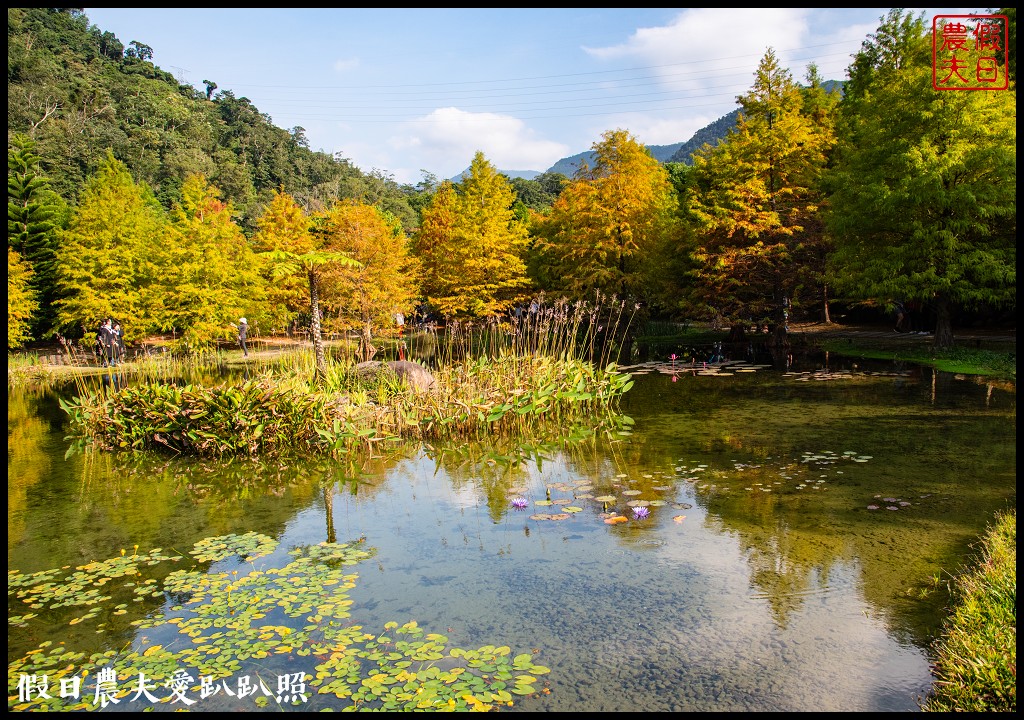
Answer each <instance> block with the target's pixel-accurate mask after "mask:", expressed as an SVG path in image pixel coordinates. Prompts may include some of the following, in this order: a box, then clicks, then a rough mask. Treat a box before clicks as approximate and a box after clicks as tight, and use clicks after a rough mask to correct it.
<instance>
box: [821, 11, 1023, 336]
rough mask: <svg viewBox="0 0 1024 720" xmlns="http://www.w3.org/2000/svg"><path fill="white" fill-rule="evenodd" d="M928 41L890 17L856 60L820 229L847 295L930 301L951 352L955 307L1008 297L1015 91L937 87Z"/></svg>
mask: <svg viewBox="0 0 1024 720" xmlns="http://www.w3.org/2000/svg"><path fill="white" fill-rule="evenodd" d="M929 42H930V38H929V34H928V32H927V31H926V28H925V26H924V23H923V22H922V21H921V20H920V19H916V20H915V19H914V18H913V16H911V15H910V14H909V13H902V12H900V11H892V12H890V13H889V15H888V16H887V17H886V18H884V19H883V22H882V24H881V25H880V26H879V28H878V31H877V32H876V33H875V34H874V35H872V36H871V37H870V38H869V39H868V40H867V41H865V43H864V47H863V49H862V51H861V52H860V53H859V54H858V56H857V57H856V59H855V60H854V63H853V65H852V67H851V70H850V77H851V84H852V85H853V86H854V87H855V88H856V90H857V92H856V93H855V94H854V95H853V96H851V98H850V101H849V102H848V101H847V100H845V99H844V101H843V103H842V107H843V113H844V118H843V123H844V126H845V128H846V136H845V137H844V139H843V142H842V144H841V145H840V148H839V151H838V153H837V160H836V163H835V168H834V170H833V171H832V172H831V173H830V174H829V181H828V182H829V187H830V188H831V190H832V192H831V196H830V198H829V204H830V211H829V213H828V215H827V224H828V227H829V229H830V230H831V232H832V234H833V235H834V238H835V243H836V251H835V254H834V255H833V258H832V261H833V262H832V267H833V270H834V275H835V278H836V282H837V283H840V284H841V286H842V288H843V289H844V290H845V291H846V293H848V294H849V295H850V296H851V297H856V298H862V299H866V300H874V301H877V302H881V303H886V302H889V303H892V302H895V301H903V302H907V301H915V300H916V301H920V302H923V303H929V304H930V305H931V308H932V311H933V313H934V316H935V336H934V344H935V347H936V348H948V347H951V346H952V345H953V332H952V314H953V311H954V309H956V308H959V307H976V306H989V307H994V306H1004V307H1005V306H1012V305H1013V304H1014V303H1015V302H1016V258H1017V255H1016V231H1017V219H1016V218H1017V205H1016V190H1017V180H1016V177H1017V175H1016V167H1017V166H1016V158H1017V155H1016V143H1017V125H1016V92H1015V91H1013V90H1003V91H987V92H986V91H979V92H966V91H937V90H935V89H934V88H933V87H932V67H931V56H930V44H929Z"/></svg>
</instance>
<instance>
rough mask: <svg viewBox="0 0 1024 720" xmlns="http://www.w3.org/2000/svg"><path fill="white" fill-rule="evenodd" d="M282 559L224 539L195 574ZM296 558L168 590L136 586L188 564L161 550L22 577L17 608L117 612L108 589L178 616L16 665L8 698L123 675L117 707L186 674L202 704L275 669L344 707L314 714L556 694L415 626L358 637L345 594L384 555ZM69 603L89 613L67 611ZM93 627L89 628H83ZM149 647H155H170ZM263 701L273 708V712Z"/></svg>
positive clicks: (506, 655)
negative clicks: (360, 570) (149, 596)
mask: <svg viewBox="0 0 1024 720" xmlns="http://www.w3.org/2000/svg"><path fill="white" fill-rule="evenodd" d="M276 547H277V543H276V541H274V540H273V539H271V538H268V537H266V536H263V535H259V534H257V533H246V534H244V535H226V536H221V537H215V538H207V539H206V540H203V541H200V542H198V543H196V545H195V548H194V550H193V551H192V556H193V558H195V559H196V560H198V561H210V560H221V559H225V558H228V557H232V556H237V557H244V558H245V559H247V560H248V561H250V562H251V561H252V560H255V559H257V558H258V557H262V556H265V555H267V554H269V553H271V552H273V551H274V550H275V549H276ZM289 554H290V555H291V556H292V557H293V560H291V561H290V562H289V563H288V564H287V565H285V566H284V567H280V568H267V569H255V568H253V569H252V570H250V571H246V572H244V573H243V572H239V571H238V570H234V571H230V572H220V573H208V572H204V571H202V570H201V569H198V568H192V569H177V570H173V571H172V572H171V573H170V574H169V575H167V577H166V579H165V580H164V583H163V585H162V587H160V588H155V587H154V583H150V582H142V583H138V584H136V581H137V580H138V575H139V573H138V570H139V566H140V565H141V564H150V563H161V562H179V561H181V560H182V559H183V558H182V557H180V556H168V555H163V554H162V553H161V551H159V550H154V551H151V552H150V553H147V554H144V555H132V556H128V555H125V556H122V557H120V558H113V559H111V560H107V561H102V562H98V563H90V564H88V565H85V566H82V567H80V568H77V569H76V570H75V571H73V572H72V573H67V572H66V570H67V568H62V569H59V570H48V571H45V572H40V573H33V574H21V573H19V572H17V571H11V572H9V573H8V596H9V597H11V596H13V597H16V598H18V599H21V600H22V602H25V603H26V604H28V605H29V606H30V607H35V606H37V605H41V604H43V603H51V604H53V605H54V606H56V607H61V606H66V605H69V604H75V605H82V604H84V605H90V606H92V605H95V606H99V605H102V604H103V603H105V602H108V601H109V600H110V595H108V594H105V592H104V590H103V588H105V587H109V586H114V585H119V584H121V585H125V586H128V585H134V586H135V587H136V588H144V591H145V592H147V593H155V592H159V593H160V594H163V593H165V592H166V593H167V594H168V596H169V597H172V598H175V599H176V600H177V601H178V602H177V604H174V605H165V607H164V610H163V612H157V613H153V614H151V615H149V616H147V617H145V618H142V619H139V620H136V621H134V622H132V623H131V624H132V625H133V626H134V627H135V628H136V631H137V632H136V636H135V640H134V643H133V646H132V647H131V649H130V650H127V649H117V650H113V649H112V650H108V651H106V652H102V653H94V654H91V655H88V656H87V655H86V654H85V653H83V652H80V651H76V650H74V649H73V648H68V647H65V646H64V645H63V644H60V645H58V646H56V647H51V646H52V642H49V641H47V642H43V643H40V645H39V646H38V647H37V648H35V649H34V650H32V651H30V652H29V653H28V654H27V655H26V656H25V657H23V658H20V659H18V660H16V661H14V662H11V663H9V664H8V688H16V687H18V680H19V677H21V675H23V674H28V675H37V676H39V675H46V676H47V678H48V680H49V683H50V687H51V688H53V687H58V686H59V685H60V681H61V680H62V679H70V678H71V677H73V676H78V677H80V678H83V679H84V681H83V685H88V683H89V682H93V683H94V682H95V680H96V678H97V674H98V672H99V670H100V669H103V668H112V669H113V670H114V672H115V673H116V675H117V678H118V680H119V681H120V684H119V686H118V690H117V693H116V695H115V697H116V698H118V699H119V700H120V699H124V698H126V696H128V695H129V693H130V692H131V690H132V687H131V685H130V680H131V679H133V678H137V677H138V676H139V673H140V672H141V673H144V674H145V677H146V678H147V679H148V680H151V681H154V682H155V683H157V684H159V685H162V684H163V682H165V681H166V680H167V679H168V678H171V677H172V675H173V674H174V673H175V672H176V671H181V670H185V671H187V672H188V674H189V675H190V676H192V677H193V678H194V681H195V683H196V687H193V688H190V690H191V691H192V692H194V693H196V697H198V690H199V687H198V683H199V679H200V678H208V679H212V680H214V681H216V680H220V679H223V678H229V677H231V676H233V675H234V674H236V673H244V672H250V671H251V670H252V669H253V668H256V669H260V668H262V669H263V670H264V671H266V670H267V668H268V667H275V668H281V669H282V671H283V672H288V673H289V674H294V673H302V675H303V678H304V682H305V684H306V685H307V686H308V687H309V688H311V690H310V692H311V694H313V696H314V698H315V697H316V696H328V695H330V696H333V699H332V700H330V701H327V699H326V697H324V698H323V699H322V700H320V701H319V702H316V701H315V700H311V702H316V705H317V706H318V709H336V710H384V711H389V710H477V711H480V710H493V709H497V708H499V707H507V706H510V705H512V704H513V702H514V698H515V697H525V696H530V695H534V694H536V693H538V692H542V691H545V689H544V688H541V687H538V684H539V680H538V679H537V676H538V675H544V674H547V673H549V672H550V669H549V668H547V667H544V666H542V665H538V664H536V663H534V661H533V655H532V654H530V653H519V654H514V653H513V652H512V650H511V648H509V647H508V646H504V645H502V646H494V645H487V646H484V647H481V648H479V649H476V650H470V649H463V648H457V647H450V646H449V645H448V639H447V638H446V637H445V636H443V635H440V634H436V633H426V632H425V631H424V630H423V629H422V628H420V627H419V626H418V625H417V623H416V622H415V621H410V622H406V623H404V624H399V623H397V622H389V623H386V624H385V626H384V629H383V632H380V633H369V632H365V631H364V630H363V629H362V627H361V626H359V625H356V624H353V623H352V622H351V620H350V619H349V618H350V613H349V609H350V607H351V605H352V600H351V599H350V598H349V596H348V591H349V590H351V589H352V588H353V587H354V586H355V582H356V579H357V575H356V574H354V573H352V572H351V566H353V565H356V564H357V563H359V562H362V561H363V560H365V559H367V558H369V557H371V556H372V555H373V550H372V549H371V548H367V547H366V546H365V545H364V544H363V543H362V542H361V541H359V542H353V543H323V544H320V545H313V546H306V547H299V548H295V549H293V550H291V551H290V553H289ZM154 582H155V581H154ZM71 597H76V598H80V599H79V600H78V601H77V602H75V603H70V602H69V598H71ZM81 598H84V600H83V599H81ZM107 609H108V610H109V609H111V608H107ZM118 609H120V606H118ZM34 617H35V615H34V614H32V613H27V614H26V615H22V616H18V617H12V618H11V619H12V621H17V623H19V624H26V623H30V622H31V621H32V619H33V618H34ZM84 619H88V618H87V617H82V618H80V619H79V620H78V621H79V622H80V621H81V620H84ZM150 637H158V638H159V639H160V643H159V644H156V643H154V642H152V641H151V640H149V638H150ZM271 663H272V665H270V664H271ZM257 674H258V673H257ZM260 699H261V700H262V701H263V704H266V702H267V700H266V698H260ZM92 700H93V698H92V695H91V694H90V693H85V692H83V693H82V695H81V697H80V698H72V697H67V698H63V697H60V696H59V695H58V694H57V693H51V694H50V697H42V696H41V695H36V696H33V697H31V698H30V699H29V700H28V701H27V702H22V701H20V699H19V697H18V695H17V694H14V695H13V696H12V695H9V696H8V708H9V709H12V710H17V711H24V710H50V711H70V710H93V709H96V707H95V706H94V704H93V702H92ZM166 701H167V698H165V699H164V700H163V702H166ZM238 702H239V703H242V702H243V701H241V700H239V701H238ZM143 707H144V706H143ZM237 709H238V710H246V709H250V708H248V707H247V706H240V707H238V708H237ZM302 709H309V707H307V706H303V707H302Z"/></svg>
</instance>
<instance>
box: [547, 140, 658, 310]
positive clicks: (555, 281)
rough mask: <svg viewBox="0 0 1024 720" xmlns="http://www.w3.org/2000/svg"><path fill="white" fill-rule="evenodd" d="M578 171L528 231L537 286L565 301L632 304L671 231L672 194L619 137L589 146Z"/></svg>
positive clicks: (653, 165)
mask: <svg viewBox="0 0 1024 720" xmlns="http://www.w3.org/2000/svg"><path fill="white" fill-rule="evenodd" d="M593 150H594V152H595V155H596V157H595V161H594V167H592V168H591V167H586V166H585V167H582V168H580V170H579V171H578V172H577V173H576V177H575V178H574V179H573V181H572V182H571V183H569V185H567V186H566V187H565V189H564V190H563V191H562V193H561V195H560V196H559V197H558V199H557V200H556V201H555V202H554V204H553V205H552V208H551V212H550V214H549V215H548V216H547V217H546V218H543V219H541V220H540V221H539V222H537V224H536V226H535V227H536V233H537V235H538V240H537V242H536V245H535V249H536V252H537V253H538V255H539V262H538V265H539V267H541V268H542V271H543V274H544V277H545V284H546V285H547V286H548V287H549V288H550V289H552V290H556V291H560V292H561V293H563V294H565V295H568V296H570V297H577V298H580V297H584V296H589V295H591V294H592V293H593V292H595V291H597V292H600V293H603V294H606V295H618V296H620V297H625V296H632V297H639V296H642V295H644V294H645V289H646V288H647V285H648V283H647V274H648V273H647V271H648V263H649V262H650V261H651V259H652V256H653V251H654V249H655V248H656V247H658V246H659V245H660V244H661V243H662V242H663V240H664V239H665V237H666V235H667V234H668V233H670V232H671V231H672V227H673V223H674V211H675V208H676V202H677V201H676V195H675V193H674V191H673V188H672V185H671V183H670V182H669V176H668V172H667V171H666V170H665V168H664V167H663V166H662V165H661V164H660V163H659V162H658V161H657V160H656V159H655V158H654V157H652V156H651V154H650V151H649V150H647V148H646V147H645V146H644V145H642V144H640V143H639V142H638V141H637V140H636V138H634V137H633V136H632V135H630V134H629V133H628V132H627V131H625V130H613V131H609V132H607V133H605V134H604V135H603V136H602V140H601V141H600V142H598V143H595V144H594V146H593Z"/></svg>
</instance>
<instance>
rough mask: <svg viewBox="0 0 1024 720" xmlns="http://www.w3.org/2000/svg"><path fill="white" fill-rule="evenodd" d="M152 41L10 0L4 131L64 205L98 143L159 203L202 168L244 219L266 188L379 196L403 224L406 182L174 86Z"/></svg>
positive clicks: (90, 169)
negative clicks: (24, 144) (19, 140)
mask: <svg viewBox="0 0 1024 720" xmlns="http://www.w3.org/2000/svg"><path fill="white" fill-rule="evenodd" d="M152 58H153V48H151V47H149V46H147V45H145V44H143V43H140V42H131V43H129V44H128V46H125V45H124V43H123V42H122V41H121V39H119V38H117V37H115V36H114V35H113V33H110V32H104V31H102V30H101V29H100V28H97V27H96V26H90V25H89V20H88V17H87V16H86V15H85V14H84V13H83V12H82V11H81V10H77V9H66V8H62V9H55V8H8V10H7V91H8V98H7V130H8V136H9V137H10V136H11V134H12V133H23V134H25V135H27V136H31V138H32V139H33V140H34V141H35V143H36V148H35V149H36V152H37V154H38V155H39V156H40V157H42V158H43V159H44V161H45V166H46V169H47V174H48V176H49V180H50V183H51V187H52V188H53V190H54V191H56V192H57V193H58V194H59V195H60V196H61V197H62V198H63V199H64V200H65V201H67V202H69V203H72V204H74V203H75V202H76V201H77V199H78V195H79V193H80V192H81V191H82V189H83V188H84V186H85V180H86V178H87V177H89V176H90V175H91V174H93V173H94V172H96V170H97V168H99V166H100V165H101V163H102V162H103V161H104V159H105V157H106V153H107V150H108V149H111V150H113V152H114V155H115V156H116V157H118V158H120V159H122V160H123V161H124V162H125V163H126V164H127V165H128V166H129V168H130V170H131V173H132V176H133V178H134V179H135V180H136V181H142V182H145V183H146V184H147V185H149V186H150V187H151V188H152V189H153V191H154V193H155V194H156V197H157V198H158V199H159V200H160V202H161V203H162V204H163V205H164V206H165V207H170V206H171V204H172V203H174V202H176V201H178V200H180V199H181V185H182V182H183V181H184V178H186V177H187V176H188V175H189V174H191V173H202V174H204V175H205V176H206V177H207V178H208V179H209V180H210V181H211V182H212V183H213V184H214V185H215V186H216V187H217V188H219V189H220V191H221V193H222V199H223V200H225V201H227V202H230V203H231V204H232V206H233V207H234V208H235V211H236V212H237V213H238V216H239V219H240V222H241V224H242V226H243V227H247V228H249V227H252V222H253V218H254V214H255V213H257V212H258V210H259V209H260V208H261V207H262V206H264V205H266V203H267V202H269V200H270V198H271V197H272V195H273V193H274V191H275V190H277V189H278V188H284V189H285V190H286V191H287V192H289V193H292V194H294V196H295V197H296V198H297V199H299V200H300V202H303V203H305V204H308V205H310V206H323V205H325V204H327V203H329V202H331V201H332V200H334V199H336V198H341V197H349V198H358V199H364V200H367V201H368V202H372V203H381V204H382V205H383V206H384V207H386V208H387V209H388V210H389V211H391V212H393V213H394V214H395V215H396V216H397V217H399V218H400V219H401V220H402V222H403V224H405V225H406V227H407V229H411V227H412V226H414V225H415V222H416V218H415V213H414V212H413V210H412V208H411V206H410V202H409V200H410V196H411V195H413V194H414V191H413V190H412V189H411V188H408V187H404V188H403V187H400V186H399V185H398V184H397V183H395V182H394V181H392V180H390V179H388V178H386V177H380V176H377V175H372V174H367V173H364V172H362V171H361V170H359V169H358V168H356V167H354V166H353V165H352V164H351V163H350V162H349V161H348V160H346V159H344V158H338V157H332V156H330V155H328V154H326V153H322V152H313V151H311V150H310V149H309V147H308V144H307V142H306V139H305V136H304V132H303V129H302V128H301V127H295V128H291V129H290V130H284V129H281V128H278V127H275V126H274V125H273V123H272V122H271V121H270V118H269V117H267V116H266V115H264V114H262V113H260V111H259V109H258V108H256V107H255V106H253V104H252V103H251V102H250V101H249V100H248V99H247V98H245V97H236V96H235V94H234V93H232V92H231V91H230V90H222V91H217V90H216V85H215V84H214V83H208V84H207V85H206V92H203V91H200V90H197V89H195V88H193V87H192V86H190V85H182V84H181V83H179V82H177V81H176V80H175V78H174V77H173V76H172V75H171V74H170V73H168V72H165V71H164V70H161V69H160V68H158V67H156V66H155V65H154V64H153V62H152Z"/></svg>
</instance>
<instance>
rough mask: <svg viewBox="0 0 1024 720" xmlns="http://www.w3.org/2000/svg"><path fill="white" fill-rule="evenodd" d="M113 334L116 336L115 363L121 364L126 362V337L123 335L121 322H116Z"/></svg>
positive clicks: (112, 330)
mask: <svg viewBox="0 0 1024 720" xmlns="http://www.w3.org/2000/svg"><path fill="white" fill-rule="evenodd" d="M111 334H112V335H113V336H114V364H115V365H120V364H121V363H122V362H124V338H123V337H122V336H121V323H114V327H113V328H112V329H111Z"/></svg>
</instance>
